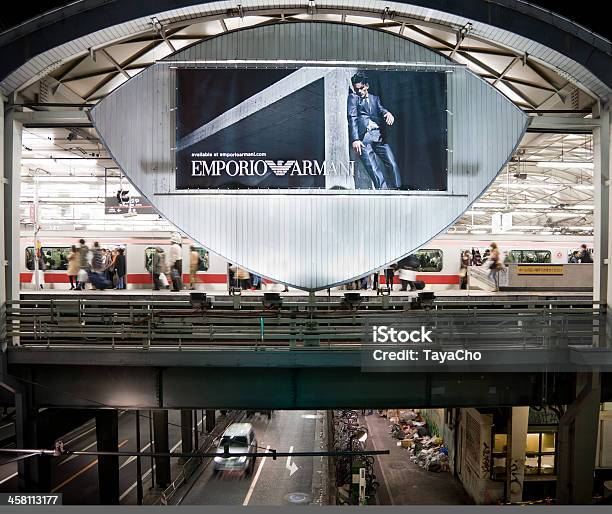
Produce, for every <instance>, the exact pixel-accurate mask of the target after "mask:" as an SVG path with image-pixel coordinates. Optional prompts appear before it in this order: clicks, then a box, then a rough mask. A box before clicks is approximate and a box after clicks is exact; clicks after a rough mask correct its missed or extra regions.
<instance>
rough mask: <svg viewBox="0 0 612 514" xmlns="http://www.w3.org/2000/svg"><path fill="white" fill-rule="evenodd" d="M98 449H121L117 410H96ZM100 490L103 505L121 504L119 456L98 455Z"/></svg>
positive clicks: (110, 450)
mask: <svg viewBox="0 0 612 514" xmlns="http://www.w3.org/2000/svg"><path fill="white" fill-rule="evenodd" d="M96 439H97V448H98V451H102V452H116V451H119V415H118V412H117V411H116V410H110V409H102V410H99V411H98V412H96ZM98 491H99V495H100V504H101V505H119V456H112V455H100V456H98Z"/></svg>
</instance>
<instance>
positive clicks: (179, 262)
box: [168, 234, 183, 292]
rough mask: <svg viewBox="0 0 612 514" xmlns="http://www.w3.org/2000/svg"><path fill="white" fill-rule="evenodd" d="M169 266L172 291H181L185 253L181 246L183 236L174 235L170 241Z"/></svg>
mask: <svg viewBox="0 0 612 514" xmlns="http://www.w3.org/2000/svg"><path fill="white" fill-rule="evenodd" d="M170 241H171V242H172V245H171V246H170V255H169V256H168V257H169V259H168V260H169V264H170V275H171V277H172V291H175V292H176V291H180V290H181V289H183V252H182V246H181V236H180V235H178V234H174V235H173V236H172V238H171V239H170Z"/></svg>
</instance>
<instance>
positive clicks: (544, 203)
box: [20, 8, 596, 234]
mask: <svg viewBox="0 0 612 514" xmlns="http://www.w3.org/2000/svg"><path fill="white" fill-rule="evenodd" d="M292 21H301V22H303V21H319V22H320V21H327V22H337V23H350V24H356V25H360V26H366V27H370V28H376V29H379V30H385V31H389V32H392V33H395V34H398V35H399V36H401V37H403V38H406V39H409V40H411V41H413V42H416V43H419V44H421V45H424V46H427V47H429V48H431V49H433V50H436V51H438V52H440V53H442V54H444V55H446V56H447V57H449V58H450V59H452V60H454V61H455V62H457V63H460V64H464V65H466V66H467V67H468V68H469V69H470V70H472V71H473V72H474V73H476V74H478V75H479V76H480V77H482V78H483V79H484V80H485V81H487V82H488V83H490V84H491V85H492V86H493V87H495V88H497V89H498V90H499V91H500V92H501V93H503V94H504V95H505V96H507V97H508V98H509V99H510V100H511V101H513V102H514V103H515V104H517V105H518V106H520V107H521V108H523V109H525V110H526V111H527V112H529V113H530V114H531V115H536V113H535V112H533V111H544V110H564V111H568V112H567V113H566V114H564V115H568V116H571V115H574V116H582V117H584V116H588V114H586V111H588V110H589V109H590V108H591V107H592V106H593V105H594V104H595V101H596V100H595V98H594V97H593V96H592V95H591V94H590V93H589V92H588V91H586V90H584V89H581V88H580V87H579V86H577V85H575V84H573V83H571V82H569V81H568V80H567V79H566V78H564V77H563V76H561V74H559V73H558V72H557V71H556V70H554V69H552V68H551V67H547V66H545V65H544V64H543V63H542V62H540V61H538V60H536V59H532V58H530V56H529V55H527V54H524V53H521V52H518V51H514V50H512V49H510V48H507V47H503V46H501V45H499V44H496V43H494V42H492V41H487V40H485V39H483V38H482V37H480V36H476V35H473V34H471V33H470V27H469V26H465V27H463V28H462V29H460V30H455V29H453V28H452V27H450V26H445V25H441V24H434V23H428V22H426V21H423V20H411V21H410V22H406V21H404V20H401V19H394V18H390V19H385V18H384V16H383V17H382V18H381V17H380V16H378V15H371V14H370V15H367V13H352V14H347V13H332V12H322V10H320V9H319V10H310V9H309V8H304V9H303V10H301V9H291V10H283V9H278V10H276V11H270V10H266V11H262V12H254V11H253V10H252V9H251V10H249V13H248V15H245V14H244V13H240V12H238V15H236V16H224V17H216V18H211V19H201V18H200V19H197V20H185V21H184V22H182V23H181V22H177V23H173V24H171V25H169V26H162V25H161V24H160V23H159V22H157V23H156V22H155V19H154V18H153V19H152V24H151V28H150V30H149V31H145V32H141V33H139V34H138V35H136V36H134V37H131V38H127V39H126V38H123V39H121V40H117V41H115V42H111V43H109V44H107V45H105V46H103V47H98V48H97V49H96V50H95V51H92V52H90V53H87V54H85V55H79V56H77V57H75V58H74V59H72V60H69V61H67V62H65V63H64V64H62V65H61V66H60V67H58V68H56V69H54V70H53V71H51V72H50V73H49V74H48V75H46V76H44V77H42V78H41V79H39V80H37V81H36V82H34V83H31V84H30V85H28V86H27V87H25V88H24V89H22V90H21V92H20V93H21V96H22V97H23V99H24V100H25V101H32V102H53V101H55V102H60V101H64V102H66V101H67V102H72V103H87V104H92V103H96V102H98V101H100V100H101V99H102V98H104V97H105V96H106V95H108V94H109V93H111V92H112V91H113V90H114V89H116V88H117V87H119V86H120V85H121V84H123V83H124V82H125V81H127V80H128V79H129V78H131V77H132V76H134V75H136V74H137V73H139V72H140V71H142V70H143V69H145V68H146V67H148V66H151V65H152V64H154V63H155V62H156V61H158V60H160V59H163V58H164V57H166V56H168V55H170V54H172V53H174V52H176V51H178V50H180V49H181V48H183V47H185V46H188V45H191V44H194V43H197V42H199V41H202V40H204V39H207V38H210V37H214V36H217V35H219V34H223V33H225V32H228V31H233V30H240V29H244V28H247V27H253V26H256V25H264V24H274V23H288V22H289V23H290V22H292ZM69 137H70V138H69ZM68 138H69V139H68ZM23 144H24V154H23V157H24V169H23V174H24V177H27V176H32V175H33V170H35V169H37V167H38V168H40V169H44V170H45V171H46V172H49V173H51V174H67V175H73V176H74V177H75V178H74V181H73V182H67V181H66V182H64V183H63V184H65V186H66V187H64V188H63V189H62V186H61V185H58V186H57V200H58V205H59V204H62V203H65V201H66V200H67V199H69V198H70V196H69V194H70V190H75V189H80V188H81V186H83V189H89V190H93V189H95V188H98V189H97V191H98V192H99V193H101V197H100V198H103V196H104V183H105V182H104V174H105V173H106V175H107V176H109V175H113V176H115V177H116V176H119V174H120V173H119V171H118V170H117V169H116V166H115V164H114V163H113V162H112V161H111V160H110V158H108V157H109V156H108V155H107V154H106V153H105V149H104V148H103V145H101V143H100V142H99V141H98V140H97V137H96V135H95V133H94V132H93V131H91V130H89V129H82V128H80V129H72V130H68V129H28V131H27V132H26V133H25V134H24V142H23ZM92 153H93V154H94V156H93V157H92V155H91V154H92ZM50 156H53V158H54V159H55V161H52V160H49V159H48V158H49V157H50ZM68 159H70V160H68ZM76 159H83V160H84V162H85V163H86V165H84V166H79V165H77V161H76ZM555 162H556V163H558V164H554V163H555ZM568 162H571V163H570V164H567V163H568ZM592 162H593V151H592V136H591V135H589V134H587V135H585V134H532V133H528V134H526V136H525V137H524V139H523V141H522V142H521V145H520V147H519V148H518V150H517V152H516V154H515V155H514V156H513V158H512V160H511V162H510V163H509V164H508V166H507V168H506V169H505V170H504V172H502V173H501V174H500V176H499V177H498V179H497V180H496V181H495V183H494V184H493V185H492V186H491V188H490V189H489V190H488V191H487V193H486V194H485V195H484V196H483V197H482V198H481V199H480V200H479V201H478V202H477V203H476V204H474V205H473V207H472V209H471V210H470V211H469V212H468V213H467V214H466V215H465V216H464V217H463V218H461V219H460V221H459V222H458V223H457V224H456V225H455V226H454V227H453V228H452V229H451V231H454V232H457V233H479V234H483V233H490V232H491V231H492V230H494V229H495V227H494V225H495V224H494V222H493V221H492V220H493V218H494V216H495V215H497V214H498V213H512V216H511V231H512V232H515V233H536V234H551V233H571V234H590V233H592V227H593V183H592V172H593V170H592ZM47 168H48V169H47ZM105 170H106V171H105ZM38 173H40V172H38ZM78 177H83V178H84V179H85V180H81V179H80V178H78ZM90 177H97V178H95V179H91V178H90ZM30 180H31V179H28V178H26V182H25V184H26V185H27V184H28V181H30ZM92 195H93V193H92ZM99 196H100V195H99ZM23 199H24V205H23V208H22V218H26V217H27V216H26V215H27V202H28V201H29V197H28V196H24V197H23ZM48 200H49V202H50V203H49V211H48V212H49V214H51V213H53V218H54V219H58V220H65V219H66V217H67V216H69V215H70V216H72V220H71V221H73V222H74V224H75V225H76V224H78V225H79V228H80V227H81V226H84V227H86V228H89V227H90V226H91V224H90V223H77V221H78V218H79V217H80V214H79V212H80V211H79V209H83V208H82V207H79V208H77V207H76V206H75V208H74V209H73V212H72V214H70V213H69V211H68V209H67V208H65V207H62V208H53V209H51V201H52V199H48ZM60 200H61V202H60ZM99 201H100V199H99V198H98V197H96V200H95V201H94V200H93V199H92V198H89V199H87V202H90V203H91V204H92V205H97V204H98V203H99ZM81 205H83V204H82V203H81ZM98 210H99V207H98ZM90 212H93V211H90ZM101 212H102V215H101V218H102V219H105V216H104V215H103V209H102V211H101ZM113 216H114V218H113V219H112V220H111V221H112V223H110V222H109V223H108V226H116V225H117V223H118V224H119V225H121V226H122V227H123V226H125V227H132V228H133V227H135V226H136V225H137V224H138V223H140V222H138V223H137V222H136V220H135V219H131V220H127V221H126V220H123V221H121V220H119V221H117V216H118V215H113ZM141 216H143V215H139V216H138V218H140V217H141ZM97 217H98V216H97V215H96V219H97ZM106 218H108V215H107V216H106ZM154 218H155V217H154V216H151V219H147V220H146V224H147V226H149V225H150V224H151V223H153V224H155V223H166V222H165V221H161V220H157V221H156V220H155V219H154ZM509 219H510V218H509V217H506V218H505V220H506V223H508V220H509ZM143 221H144V220H143ZM62 224H63V222H62ZM52 225H53V226H59V225H58V224H57V223H53V224H52ZM143 225H144V223H143ZM506 228H508V227H507V226H506Z"/></svg>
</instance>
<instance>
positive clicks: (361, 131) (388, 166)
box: [347, 72, 401, 189]
mask: <svg viewBox="0 0 612 514" xmlns="http://www.w3.org/2000/svg"><path fill="white" fill-rule="evenodd" d="M351 83H352V84H353V89H354V90H355V94H354V93H350V94H349V97H348V101H347V115H348V124H349V137H350V139H351V146H352V147H353V150H355V152H357V154H358V155H359V157H360V158H361V162H362V164H363V166H364V168H365V169H366V172H367V173H368V175H369V176H370V179H371V180H372V183H373V184H374V189H399V188H400V186H401V178H400V173H399V168H398V167H397V162H396V160H395V156H394V155H393V151H392V150H391V147H390V146H389V145H388V144H387V143H386V142H385V135H386V134H385V125H389V126H391V125H393V122H394V121H395V118H394V117H393V114H391V113H390V112H389V111H388V110H387V109H385V108H384V107H383V105H382V103H381V102H380V98H379V97H378V96H376V95H373V94H370V93H369V88H370V84H369V83H368V78H367V77H366V75H365V74H364V73H362V72H358V73H356V74H355V75H353V76H352V77H351ZM381 163H382V167H381ZM385 171H386V173H385Z"/></svg>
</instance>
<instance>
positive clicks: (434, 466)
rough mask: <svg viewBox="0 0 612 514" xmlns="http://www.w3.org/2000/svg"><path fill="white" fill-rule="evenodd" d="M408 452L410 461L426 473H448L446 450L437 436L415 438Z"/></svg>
mask: <svg viewBox="0 0 612 514" xmlns="http://www.w3.org/2000/svg"><path fill="white" fill-rule="evenodd" d="M408 451H409V452H410V460H411V461H412V462H414V463H415V464H417V465H418V466H421V467H422V468H424V469H425V470H427V471H432V472H434V473H439V472H441V471H450V465H449V462H448V449H447V448H446V447H445V446H444V445H443V443H442V439H441V438H439V437H437V436H434V437H428V436H425V437H417V438H416V439H415V441H414V445H413V446H411V447H410V448H409V450H408Z"/></svg>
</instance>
